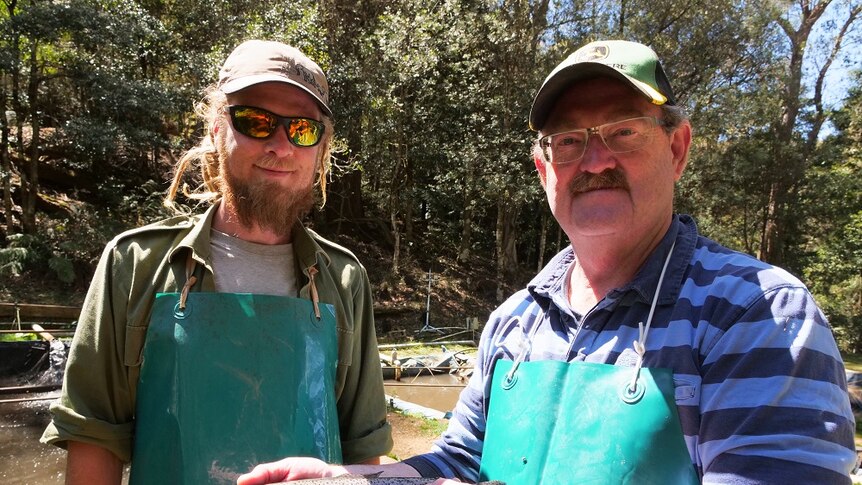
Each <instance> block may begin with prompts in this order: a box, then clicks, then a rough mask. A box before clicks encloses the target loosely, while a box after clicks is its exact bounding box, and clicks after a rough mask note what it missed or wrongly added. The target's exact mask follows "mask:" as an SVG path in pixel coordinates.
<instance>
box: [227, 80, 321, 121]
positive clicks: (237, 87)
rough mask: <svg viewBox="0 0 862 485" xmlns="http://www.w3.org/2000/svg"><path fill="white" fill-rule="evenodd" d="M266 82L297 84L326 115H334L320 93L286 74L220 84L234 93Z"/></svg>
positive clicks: (230, 92) (228, 92)
mask: <svg viewBox="0 0 862 485" xmlns="http://www.w3.org/2000/svg"><path fill="white" fill-rule="evenodd" d="M266 82H279V83H285V84H290V85H291V86H296V87H298V88H299V89H302V90H303V91H305V92H306V93H308V94H309V95H310V96H311V97H312V98H314V100H315V101H317V104H318V105H319V106H320V108H321V110H323V114H325V115H326V116H329V117H330V118H331V117H332V110H331V109H329V106H327V105H326V103H325V102H323V99H321V98H320V95H318V94H317V93H315V92H313V91H311V90H310V89H308V88H307V87H305V86H303V85H302V84H299V83H297V82H294V81H292V80H290V79H287V78H285V77H284V76H279V75H277V74H257V75H254V76H243V77H241V78H239V79H234V80H233V81H228V82H226V83H224V84H222V85H221V86H219V89H220V90H221V91H222V92H223V93H225V94H233V93H235V92H237V91H241V90H243V89H245V88H247V87H249V86H254V85H255V84H260V83H266Z"/></svg>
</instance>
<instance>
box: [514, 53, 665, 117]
mask: <svg viewBox="0 0 862 485" xmlns="http://www.w3.org/2000/svg"><path fill="white" fill-rule="evenodd" d="M600 76H608V77H612V78H616V79H619V80H620V81H624V82H625V83H627V84H628V85H630V86H631V87H633V88H634V89H636V90H637V91H638V92H640V93H642V94H643V95H644V96H645V97H646V98H647V99H649V101H650V102H651V103H653V104H657V105H662V104H664V103H666V102H667V98H666V97H665V96H664V95H663V94H661V93H659V92H658V91H656V90H655V89H653V88H652V87H651V86H649V85H647V84H644V83H642V82H640V81H638V80H636V79H633V78H631V77H629V76H627V75H625V74H623V73H622V72H620V71H618V70H616V69H614V68H613V67H610V66H607V65H605V64H601V63H598V62H579V63H577V64H573V65H571V66H568V67H565V68H563V69H561V70H560V71H559V72H557V73H555V74H554V75H553V76H552V77H551V78H550V79H548V80H547V81H545V84H543V85H542V87H541V88H540V89H539V92H537V93H536V97H535V98H533V106H532V108H530V129H531V130H533V131H539V130H541V129H542V126H544V124H545V122H546V121H547V120H548V116H549V115H550V114H551V110H552V109H553V107H554V104H555V103H556V101H557V98H559V97H560V95H562V94H563V92H564V91H565V90H566V89H567V88H568V87H569V86H570V85H571V84H572V83H574V82H576V81H581V80H584V79H592V78H595V77H600Z"/></svg>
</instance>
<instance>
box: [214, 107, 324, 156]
mask: <svg viewBox="0 0 862 485" xmlns="http://www.w3.org/2000/svg"><path fill="white" fill-rule="evenodd" d="M228 112H229V113H230V120H231V122H232V123H233V127H234V128H236V131H238V132H240V133H242V134H243V135H245V136H250V137H252V138H257V139H259V140H263V139H266V138H269V137H271V136H272V135H273V134H275V132H276V130H278V127H279V126H284V127H285V129H286V130H287V139H288V140H290V142H291V143H293V144H294V145H296V146H298V147H313V146H314V145H317V143H318V142H319V141H320V139H321V138H322V137H323V130H324V126H323V123H321V122H320V121H317V120H312V119H310V118H288V117H286V116H279V115H277V114H275V113H272V112H269V111H267V110H265V109H262V108H255V107H253V106H228Z"/></svg>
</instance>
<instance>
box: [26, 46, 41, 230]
mask: <svg viewBox="0 0 862 485" xmlns="http://www.w3.org/2000/svg"><path fill="white" fill-rule="evenodd" d="M37 50H38V44H37V42H36V41H35V40H31V41H30V80H29V81H28V83H27V97H28V102H29V104H30V110H29V111H30V127H31V128H32V130H33V134H32V135H31V137H30V156H29V157H28V158H29V163H28V165H27V194H26V197H25V199H24V201H23V203H22V204H21V213H22V215H21V225H22V226H23V229H24V234H36V199H37V198H38V197H39V144H40V138H41V137H40V128H41V127H40V124H39V122H40V120H39V111H38V107H37V103H36V98H37V97H38V95H39V66H38V59H37V58H36V54H37Z"/></svg>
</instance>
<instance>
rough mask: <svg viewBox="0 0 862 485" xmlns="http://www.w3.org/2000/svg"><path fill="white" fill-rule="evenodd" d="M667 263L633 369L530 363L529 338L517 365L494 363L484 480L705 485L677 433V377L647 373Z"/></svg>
mask: <svg viewBox="0 0 862 485" xmlns="http://www.w3.org/2000/svg"><path fill="white" fill-rule="evenodd" d="M670 252H671V254H672V253H673V247H671V251H670ZM669 261H670V254H668V256H667V260H666V261H665V266H664V269H663V270H662V273H661V276H660V277H659V283H658V287H657V288H656V292H655V296H654V298H653V303H652V308H651V309H650V314H649V317H648V318H647V325H646V327H644V325H643V324H642V323H641V324H640V328H641V334H640V339H639V340H638V341H635V342H634V348H635V352H637V354H638V363H637V365H636V366H635V367H621V366H614V365H609V364H595V363H586V362H571V363H568V362H561V361H536V362H523V360H524V358H525V357H526V355H527V353H528V352H529V351H530V348H529V347H530V346H529V342H530V341H532V335H531V336H530V337H531V338H530V339H529V340H528V343H527V345H526V346H525V348H524V349H523V351H522V352H521V355H519V356H518V358H517V359H516V360H515V361H514V362H513V361H505V360H498V361H497V362H496V365H495V367H494V372H493V378H492V384H491V393H490V404H489V407H488V419H487V426H486V429H485V445H484V449H483V450H482V461H481V466H480V469H479V479H480V480H500V481H504V482H506V484H507V485H534V484H554V485H560V484H602V485H605V484H639V485H652V484H654V485H676V484H685V485H688V484H697V483H700V481H699V478H698V475H697V471H696V470H695V468H694V466H693V465H692V462H691V457H690V456H689V453H688V449H687V447H686V445H685V440H684V439H683V434H682V428H681V426H680V423H679V415H678V414H677V409H676V402H675V401H674V386H673V373H672V372H671V371H670V370H668V369H649V368H642V367H641V365H642V363H643V355H644V343H645V341H646V336H647V333H648V331H649V325H650V322H651V321H652V315H653V312H654V311H655V305H656V302H657V301H658V293H659V289H660V288H661V282H662V280H663V279H664V273H665V270H666V269H667V264H668V262H669ZM540 320H541V317H540ZM538 327H539V325H538V324H537V325H536V327H535V328H534V332H535V329H536V328H538Z"/></svg>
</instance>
